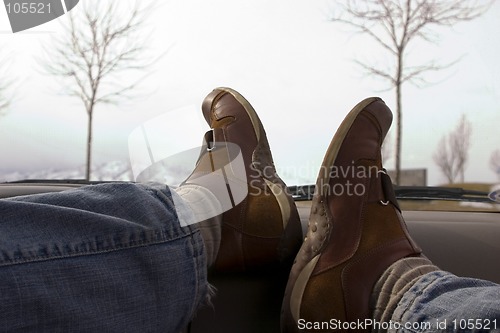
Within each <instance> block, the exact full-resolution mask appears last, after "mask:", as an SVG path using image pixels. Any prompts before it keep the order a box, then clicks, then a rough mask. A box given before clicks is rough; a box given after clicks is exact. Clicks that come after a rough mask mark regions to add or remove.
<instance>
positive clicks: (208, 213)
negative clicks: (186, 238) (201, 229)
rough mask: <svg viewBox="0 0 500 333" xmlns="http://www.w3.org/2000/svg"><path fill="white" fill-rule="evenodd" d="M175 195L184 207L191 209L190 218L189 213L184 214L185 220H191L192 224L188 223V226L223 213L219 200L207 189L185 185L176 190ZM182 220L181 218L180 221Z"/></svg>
mask: <svg viewBox="0 0 500 333" xmlns="http://www.w3.org/2000/svg"><path fill="white" fill-rule="evenodd" d="M173 193H175V194H176V196H177V197H178V198H180V201H182V204H181V205H182V206H187V207H189V210H190V213H191V216H188V215H190V214H189V213H187V214H186V212H184V211H183V212H182V213H183V214H185V215H184V216H183V218H184V220H185V219H190V220H191V222H187V224H195V223H199V222H201V221H205V220H207V219H210V218H212V217H215V216H218V215H220V214H222V213H223V209H222V205H221V204H220V202H219V200H218V199H217V197H216V196H215V195H214V194H213V193H212V192H211V191H210V190H208V189H207V188H206V187H203V186H200V185H194V184H185V185H182V186H179V187H177V188H176V189H174V191H173ZM172 197H174V195H172ZM178 200H179V199H178ZM175 201H176V200H175V199H174V202H175ZM176 207H177V203H176ZM181 210H182V209H181ZM180 219H181V218H180V217H179V220H180ZM184 223H186V222H184ZM181 225H182V223H181Z"/></svg>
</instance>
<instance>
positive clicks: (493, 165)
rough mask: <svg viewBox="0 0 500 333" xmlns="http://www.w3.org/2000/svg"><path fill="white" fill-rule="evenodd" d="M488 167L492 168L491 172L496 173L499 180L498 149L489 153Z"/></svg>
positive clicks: (499, 151)
mask: <svg viewBox="0 0 500 333" xmlns="http://www.w3.org/2000/svg"><path fill="white" fill-rule="evenodd" d="M490 167H491V170H493V172H494V173H495V174H496V175H497V177H498V180H500V149H497V150H495V151H494V152H493V153H491V157H490Z"/></svg>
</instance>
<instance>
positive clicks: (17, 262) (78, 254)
mask: <svg viewBox="0 0 500 333" xmlns="http://www.w3.org/2000/svg"><path fill="white" fill-rule="evenodd" d="M191 236H192V235H191V234H187V235H182V236H178V237H174V238H169V239H162V240H157V241H142V242H137V243H136V244H135V245H122V246H116V247H113V248H111V249H106V250H97V251H92V250H91V251H85V252H83V251H82V252H76V253H73V254H65V255H54V256H49V257H41V256H37V257H33V258H30V259H24V260H11V261H8V260H4V261H3V262H1V263H0V267H6V266H13V265H22V264H27V263H33V262H42V261H49V260H58V259H66V258H75V257H83V256H90V255H98V254H103V253H110V252H115V251H123V250H128V249H133V248H139V247H146V246H150V245H158V244H162V243H168V242H171V241H175V240H179V239H183V238H186V237H191Z"/></svg>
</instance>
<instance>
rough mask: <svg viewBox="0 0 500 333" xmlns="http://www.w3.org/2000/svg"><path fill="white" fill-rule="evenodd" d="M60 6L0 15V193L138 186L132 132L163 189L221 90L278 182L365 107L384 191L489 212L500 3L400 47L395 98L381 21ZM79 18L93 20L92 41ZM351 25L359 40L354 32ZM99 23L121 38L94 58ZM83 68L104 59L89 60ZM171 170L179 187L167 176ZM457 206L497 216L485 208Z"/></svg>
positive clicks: (308, 171) (167, 7)
mask: <svg viewBox="0 0 500 333" xmlns="http://www.w3.org/2000/svg"><path fill="white" fill-rule="evenodd" d="M56 2H57V1H56ZM61 3H62V5H63V7H61V8H62V10H63V12H61V13H62V14H61V15H59V16H58V17H56V18H55V19H52V20H46V21H47V22H41V21H40V22H38V24H39V25H36V24H32V25H34V26H30V27H28V25H27V24H28V23H25V22H24V21H23V22H20V21H16V19H15V15H14V14H16V12H17V13H18V12H22V11H23V10H24V9H23V8H22V7H19V8H17V7H15V6H12V7H8V6H5V7H4V8H1V9H0V31H2V33H1V34H0V43H1V48H0V142H1V144H0V155H1V164H0V182H11V181H19V180H25V179H86V178H88V180H91V181H100V180H125V181H136V180H138V179H137V177H138V175H139V174H140V173H141V171H138V170H134V167H135V165H137V164H139V165H142V166H140V167H139V168H142V170H144V169H147V168H148V167H149V166H151V165H153V164H154V163H155V162H157V160H153V159H151V151H148V147H146V148H145V149H146V150H143V149H144V147H142V148H138V147H137V145H136V144H135V145H134V142H136V141H134V140H136V139H137V137H138V136H139V137H141V136H143V137H144V136H146V137H148V140H150V142H151V146H150V147H149V149H151V147H153V146H154V147H153V149H154V150H156V151H161V153H160V155H161V156H162V157H161V159H165V158H168V157H172V156H175V158H171V159H170V160H169V165H170V168H169V170H170V171H168V172H167V174H165V175H163V176H164V177H163V180H164V181H166V182H172V183H176V182H179V177H181V178H182V175H184V173H185V172H187V171H186V170H189V168H190V167H192V163H195V160H196V159H195V158H196V157H195V156H196V155H197V154H196V153H195V152H196V149H198V147H199V146H200V145H201V140H202V137H203V134H204V133H205V131H207V130H208V129H209V128H208V126H207V125H206V122H205V121H204V119H203V117H202V115H201V111H200V110H201V103H202V101H203V98H204V97H205V96H206V95H207V94H208V93H209V92H210V91H211V90H212V89H213V88H215V87H218V86H227V87H231V88H233V89H236V90H237V91H239V92H240V93H241V94H243V95H244V96H245V97H246V98H247V99H248V100H249V101H250V103H251V104H252V105H253V106H254V108H255V109H256V111H257V113H258V114H259V116H260V118H261V120H262V122H263V124H264V126H265V129H266V132H267V136H268V139H269V142H270V145H271V149H272V152H273V157H274V161H275V164H276V167H277V170H278V173H279V174H280V176H281V177H282V178H283V180H284V181H285V182H286V183H287V185H290V186H296V185H309V184H314V183H315V180H316V176H317V172H318V168H319V165H320V164H321V161H322V159H323V156H324V153H325V150H326V148H327V147H328V145H329V143H330V140H331V138H332V136H333V134H334V132H335V130H336V129H337V127H338V125H339V124H340V122H341V121H342V119H343V118H344V116H345V115H346V114H347V112H348V111H349V110H350V109H351V108H352V107H353V106H354V105H355V104H356V103H357V102H359V101H360V100H362V99H364V98H365V97H368V96H374V95H376V96H380V97H381V98H382V99H384V101H385V102H386V103H387V105H388V106H389V107H390V108H391V109H392V111H393V112H394V113H395V116H394V122H393V126H392V129H391V131H390V132H389V135H388V137H387V138H386V142H385V145H384V151H383V154H384V160H385V162H384V163H385V168H386V169H388V170H389V171H390V174H391V176H392V179H393V181H394V182H395V183H398V184H399V185H407V186H408V185H409V186H421V187H428V186H446V187H457V188H463V189H467V190H474V191H481V192H484V193H485V194H486V196H488V194H489V196H490V198H493V199H495V200H498V196H497V192H496V191H497V189H498V186H497V187H495V186H496V185H497V184H498V183H499V182H500V140H499V139H498V127H499V126H500V109H499V108H500V106H499V105H500V103H499V102H500V85H499V82H498V77H500V65H499V63H498V60H497V59H498V57H499V55H500V25H499V24H498V17H500V2H493V3H492V4H491V6H486V7H481V8H478V9H477V11H476V12H472V13H471V17H470V19H466V20H465V19H464V20H457V21H453V20H450V21H449V22H451V23H450V24H446V22H444V20H443V22H440V24H427V25H425V30H422V31H419V32H418V33H415V35H414V36H411V38H409V39H408V43H407V45H405V47H406V48H405V53H404V58H403V59H404V63H403V65H404V71H403V72H402V74H403V75H402V76H400V77H399V79H400V80H401V82H400V83H401V86H400V88H401V89H400V90H399V92H400V95H399V97H398V95H397V94H396V92H397V90H398V89H396V86H395V82H394V78H395V77H397V75H396V76H394V75H393V74H394V73H397V66H395V65H394V64H395V59H396V58H394V56H395V55H394V52H393V51H391V50H392V45H391V40H390V38H388V36H387V35H386V32H387V29H385V28H387V25H385V26H384V25H383V22H382V24H381V22H369V21H367V20H365V21H356V20H355V19H352V18H349V14H351V15H352V13H353V12H352V11H349V9H350V8H349V7H345V6H343V5H342V4H341V3H342V2H335V1H326V0H325V1H308V0H293V1H260V0H259V1H252V2H236V1H229V0H218V1H206V0H192V1H169V2H161V1H149V0H148V1H146V0H141V1H132V0H129V1H90V0H88V1H80V2H78V1H76V3H77V4H76V5H75V6H74V8H70V7H68V6H67V3H66V2H64V1H62V2H61ZM344 3H345V2H344ZM354 3H356V2H354ZM364 6H365V5H363V2H359V7H358V8H357V9H358V10H359V11H362V10H364V9H366V8H365V7H364ZM480 6H482V5H481V4H480ZM351 9H352V8H351ZM26 10H28V11H29V10H30V9H29V8H27V9H26ZM37 10H38V11H40V10H42V11H45V13H49V12H53V11H54V10H55V8H51V7H48V8H37ZM471 10H472V9H471ZM64 12H66V14H64ZM86 13H87V14H88V13H90V14H91V15H97V16H96V17H98V18H99V19H101V21H98V22H100V23H99V24H98V25H97V27H94V29H92V25H91V24H89V21H88V20H87V21H85V15H84V14H86ZM18 14H19V13H18ZM33 15H35V14H33ZM37 15H38V14H37ZM40 17H41V16H40ZM72 17H73V19H71V18H72ZM358 19H359V18H358ZM16 22H17V25H16V24H14V23H16ZM356 22H364V23H363V24H365V23H366V22H368V23H367V24H368V25H367V26H370V29H368V31H365V32H360V24H361V23H356ZM385 22H386V21H385ZM354 23H356V24H357V25H356V24H354ZM105 24H110V27H111V28H115V29H116V28H124V29H122V30H121V31H125V33H124V35H123V36H121V37H122V38H121V39H117V40H116V42H115V43H114V44H113V45H112V46H110V47H109V48H108V49H106V48H103V49H102V50H99V49H98V47H96V45H101V44H99V43H101V42H103V39H102V37H103V36H102V33H103V31H104V32H106V31H108V32H109V29H108V30H106V29H104V25H105ZM16 27H17V28H16ZM384 27H385V28H384ZM14 28H16V29H20V31H17V32H15V33H14V32H13V30H14ZM100 28H101V29H100ZM72 29H73V30H72ZM72 36H73V37H74V38H72ZM108 37H109V36H108ZM396 37H398V38H404V36H403V35H401V34H399V33H398V34H397V35H396ZM93 38H94V39H93ZM75 40H77V41H79V43H80V44H79V43H75ZM94 47H95V48H94ZM92 50H94V51H95V52H94V53H93V54H92V52H91V51H92ZM96 50H97V51H96ZM106 52H107V53H106ZM106 55H107V56H109V58H106V57H105V56H106ZM96 59H97V60H99V59H102V60H103V61H102V62H100V63H99V61H97V62H95V63H89V61H94V60H96ZM106 59H110V60H109V62H107V63H106V61H105V60H106ZM103 68H104V70H103ZM99 70H102V71H101V72H99ZM100 74H102V77H101V76H100ZM388 75H389V77H388ZM88 77H91V78H94V79H95V78H96V77H99V78H101V80H100V81H99V82H98V85H94V86H91V87H93V88H96V89H95V90H92V89H90V90H89V89H82V86H84V85H85V79H86V78H88ZM398 105H400V106H401V115H400V117H397V114H396V111H397V110H398ZM89 115H91V121H89ZM398 122H401V126H400V129H401V131H400V132H398ZM89 125H91V133H92V137H91V141H90V144H89V136H88V134H89V127H90V126H89ZM153 125H154V126H153ZM398 137H400V145H398V141H399V140H398ZM399 146H400V149H399V148H398V147H399ZM89 147H90V150H89ZM89 151H90V154H89ZM183 152H188V153H186V154H185V155H183ZM89 155H90V156H91V158H89ZM398 156H399V157H398ZM89 160H90V168H88V167H87V164H89V163H88V161H89ZM398 161H399V162H398ZM457 161H458V162H457ZM398 164H399V168H398ZM181 169H182V170H184V171H182V172H181V171H179V170H181ZM397 169H399V173H396V171H395V170H397ZM175 170H177V171H179V175H177V176H175V177H170V175H171V174H174V173H175V172H176V171H175ZM398 174H399V175H398ZM143 175H144V174H143ZM176 177H177V178H176ZM139 180H140V181H142V180H143V179H139ZM422 195H423V196H425V194H422ZM408 200H410V199H408ZM411 200H414V198H412V199H411ZM456 200H457V201H465V200H463V198H456ZM424 202H426V204H429V202H430V201H425V200H419V201H416V202H414V201H411V202H410V201H408V205H409V206H408V207H410V208H409V209H419V208H420V206H421V205H422V204H423V203H424ZM432 202H434V201H432ZM451 205H458V204H457V203H456V202H455V203H452V204H451ZM459 205H461V206H460V209H464V210H468V209H472V210H473V209H475V208H478V207H479V208H481V207H483V208H484V207H485V206H484V205H490V206H488V207H490V208H491V207H493V208H495V209H497V207H498V204H496V203H493V201H491V200H490V202H486V203H485V202H479V203H478V202H467V203H460V204H459ZM427 206H428V205H427ZM446 207H448V206H446ZM488 209H489V208H488Z"/></svg>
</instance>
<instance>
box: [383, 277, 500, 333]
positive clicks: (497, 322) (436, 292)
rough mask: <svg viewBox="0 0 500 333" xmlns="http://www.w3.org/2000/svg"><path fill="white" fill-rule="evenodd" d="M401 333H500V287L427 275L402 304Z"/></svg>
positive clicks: (398, 311) (396, 314)
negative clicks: (402, 326) (404, 326)
mask: <svg viewBox="0 0 500 333" xmlns="http://www.w3.org/2000/svg"><path fill="white" fill-rule="evenodd" d="M392 321H394V322H397V323H400V324H401V325H408V326H407V327H406V328H404V329H403V328H402V329H400V330H398V331H399V332H412V333H414V332H500V286H499V285H497V284H495V283H492V282H489V281H484V280H478V279H472V278H462V277H457V276H455V275H453V274H451V273H448V272H444V271H435V272H431V273H428V274H425V275H423V276H422V277H421V278H420V279H419V280H418V281H417V282H416V283H415V284H414V285H413V287H411V288H410V290H408V291H407V292H406V293H405V295H404V296H403V298H402V299H401V301H400V302H399V304H398V306H397V308H396V310H395V311H394V314H393V316H392Z"/></svg>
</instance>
